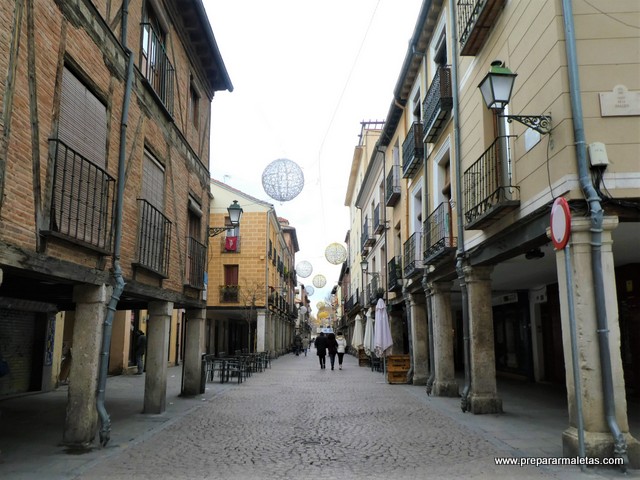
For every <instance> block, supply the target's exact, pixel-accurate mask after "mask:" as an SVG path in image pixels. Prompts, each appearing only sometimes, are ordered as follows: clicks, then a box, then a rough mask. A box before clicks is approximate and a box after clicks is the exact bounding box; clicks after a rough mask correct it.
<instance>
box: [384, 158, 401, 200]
mask: <svg viewBox="0 0 640 480" xmlns="http://www.w3.org/2000/svg"><path fill="white" fill-rule="evenodd" d="M401 191H402V190H401V189H400V165H392V166H391V170H389V173H388V174H387V185H386V190H385V199H384V201H385V205H386V206H387V207H393V206H394V205H395V204H396V203H398V199H399V198H400V192H401Z"/></svg>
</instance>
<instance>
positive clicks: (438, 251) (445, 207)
mask: <svg viewBox="0 0 640 480" xmlns="http://www.w3.org/2000/svg"><path fill="white" fill-rule="evenodd" d="M451 210H452V209H451V204H450V203H449V202H442V203H441V204H440V205H438V207H437V208H436V209H435V210H434V211H433V212H432V213H431V215H429V216H428V217H427V220H426V221H425V222H424V229H423V231H424V260H425V264H427V265H430V262H434V261H435V260H437V259H438V258H440V257H442V256H443V255H445V254H446V253H448V252H450V251H451V250H452V249H454V248H455V247H457V237H454V236H453V224H452V220H451Z"/></svg>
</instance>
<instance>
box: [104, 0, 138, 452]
mask: <svg viewBox="0 0 640 480" xmlns="http://www.w3.org/2000/svg"><path fill="white" fill-rule="evenodd" d="M128 3H129V2H128V0H124V2H123V4H122V12H123V13H122V15H123V18H122V42H123V43H122V44H123V47H124V48H125V53H126V54H127V56H128V64H127V78H126V86H125V93H124V100H123V105H122V118H121V122H120V152H119V155H118V187H117V192H116V204H115V209H114V229H115V234H114V243H113V279H114V283H115V285H114V287H113V292H112V293H111V299H110V300H109V303H108V304H107V315H106V317H105V319H104V324H103V327H102V351H101V352H100V369H99V371H98V391H97V395H96V409H97V411H98V416H99V418H100V445H102V446H103V447H105V446H106V445H107V443H109V440H110V438H111V418H110V417H109V413H108V412H107V409H106V407H105V405H104V400H105V393H106V387H107V373H108V368H109V349H110V347H111V331H112V325H113V317H114V315H115V312H116V307H117V306H118V302H119V301H120V295H122V291H123V290H124V285H125V282H124V278H123V276H122V269H121V268H120V250H121V245H122V205H123V198H124V182H125V165H124V161H125V156H126V143H127V142H126V134H127V120H128V118H129V103H130V100H131V90H132V86H133V55H132V53H131V50H129V49H128V48H127V47H126V38H127V37H126V35H127V32H126V25H127V21H126V18H127V12H128Z"/></svg>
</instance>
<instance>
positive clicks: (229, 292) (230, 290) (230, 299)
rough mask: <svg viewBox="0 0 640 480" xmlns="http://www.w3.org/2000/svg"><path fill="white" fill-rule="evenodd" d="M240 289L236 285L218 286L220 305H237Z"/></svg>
mask: <svg viewBox="0 0 640 480" xmlns="http://www.w3.org/2000/svg"><path fill="white" fill-rule="evenodd" d="M239 298H240V287H239V286H238V285H220V303H238V299H239Z"/></svg>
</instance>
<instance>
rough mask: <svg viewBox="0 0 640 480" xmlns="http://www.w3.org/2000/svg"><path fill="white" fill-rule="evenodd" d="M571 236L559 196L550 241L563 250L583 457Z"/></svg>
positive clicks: (580, 444)
mask: <svg viewBox="0 0 640 480" xmlns="http://www.w3.org/2000/svg"><path fill="white" fill-rule="evenodd" d="M570 236H571V210H570V209H569V203H568V202H567V201H566V200H565V199H564V198H563V197H559V198H556V200H555V201H554V202H553V207H551V241H552V242H553V246H554V247H555V248H556V250H564V269H565V274H566V280H567V303H568V307H569V330H570V333H571V360H572V361H571V363H572V366H573V369H572V370H573V389H574V390H575V392H574V394H575V401H576V414H577V427H578V454H579V455H580V458H585V451H584V419H583V414H582V390H581V387H580V368H579V366H578V336H577V333H576V318H575V309H574V305H573V275H572V273H571V258H570V256H571V255H570V253H571V252H570V248H571V247H570V246H569V238H570ZM585 468H586V467H585V465H583V464H580V469H581V470H583V471H584V470H585Z"/></svg>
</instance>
